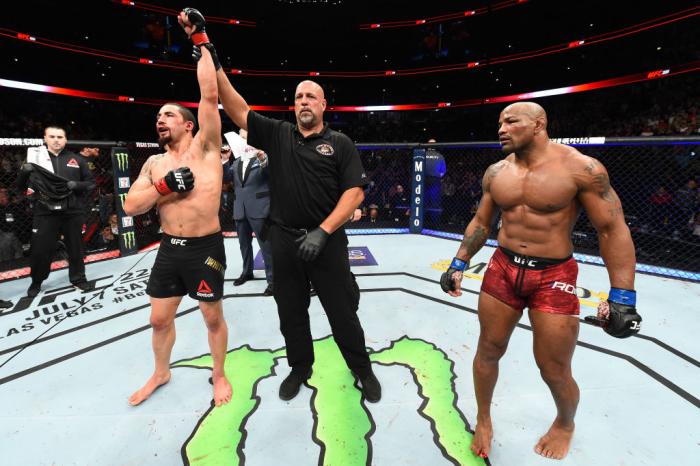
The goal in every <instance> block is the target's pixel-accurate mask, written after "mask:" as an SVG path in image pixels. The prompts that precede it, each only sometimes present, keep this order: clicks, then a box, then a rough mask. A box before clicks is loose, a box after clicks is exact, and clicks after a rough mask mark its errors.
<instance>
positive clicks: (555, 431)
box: [535, 421, 574, 460]
mask: <svg viewBox="0 0 700 466" xmlns="http://www.w3.org/2000/svg"><path fill="white" fill-rule="evenodd" d="M573 435H574V424H573V423H571V425H570V426H562V425H561V424H559V423H558V422H557V421H554V423H552V427H550V428H549V431H548V432H547V433H546V434H544V435H543V436H542V438H541V439H540V441H539V442H537V445H535V453H537V454H538V455H542V456H544V457H545V458H552V459H555V460H560V459H562V458H564V457H565V456H566V454H567V453H569V445H570V444H571V438H572V437H573Z"/></svg>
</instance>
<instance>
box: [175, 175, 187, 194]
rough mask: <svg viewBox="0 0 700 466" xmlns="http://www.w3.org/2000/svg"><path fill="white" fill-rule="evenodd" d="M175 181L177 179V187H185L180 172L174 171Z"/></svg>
mask: <svg viewBox="0 0 700 466" xmlns="http://www.w3.org/2000/svg"><path fill="white" fill-rule="evenodd" d="M175 181H177V189H182V190H184V189H185V180H183V179H182V173H180V172H176V173H175Z"/></svg>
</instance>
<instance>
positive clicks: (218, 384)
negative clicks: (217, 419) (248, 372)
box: [212, 376, 233, 406]
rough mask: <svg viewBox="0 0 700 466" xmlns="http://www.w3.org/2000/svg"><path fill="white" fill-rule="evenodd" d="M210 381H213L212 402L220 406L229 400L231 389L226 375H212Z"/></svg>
mask: <svg viewBox="0 0 700 466" xmlns="http://www.w3.org/2000/svg"><path fill="white" fill-rule="evenodd" d="M212 381H213V383H214V404H215V405H216V406H221V405H225V404H226V403H228V402H229V401H231V393H232V392H233V389H232V388H231V384H230V383H229V381H228V379H227V378H226V376H219V377H212Z"/></svg>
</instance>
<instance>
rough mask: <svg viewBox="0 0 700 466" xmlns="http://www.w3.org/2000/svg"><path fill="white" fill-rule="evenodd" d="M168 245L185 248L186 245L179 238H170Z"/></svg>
mask: <svg viewBox="0 0 700 466" xmlns="http://www.w3.org/2000/svg"><path fill="white" fill-rule="evenodd" d="M170 244H172V245H173V246H185V245H186V244H187V240H186V239H180V238H170Z"/></svg>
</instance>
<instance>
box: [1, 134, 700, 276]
mask: <svg viewBox="0 0 700 466" xmlns="http://www.w3.org/2000/svg"><path fill="white" fill-rule="evenodd" d="M4 142H5V143H6V144H4V145H3V144H0V154H1V158H0V281H2V280H6V279H10V278H18V277H22V276H26V275H27V274H28V272H29V269H28V265H29V243H30V238H31V229H32V210H31V206H30V204H29V202H28V200H27V198H26V196H25V195H24V193H17V192H15V191H14V189H13V184H14V181H15V178H16V176H17V173H18V171H19V167H20V166H21V164H22V163H23V161H24V160H25V158H26V151H27V147H28V146H36V145H39V144H41V143H42V141H41V140H38V139H37V140H34V139H32V140H27V139H24V140H11V141H9V143H8V141H7V140H6V141H4ZM561 142H563V143H565V144H570V145H573V146H575V147H577V148H578V149H579V151H581V152H582V153H585V154H587V155H590V156H593V157H595V158H597V159H598V160H600V161H601V162H602V163H603V164H604V165H605V166H606V168H607V170H608V172H609V175H610V180H611V184H612V186H613V188H614V189H615V190H616V192H617V193H618V195H619V196H620V199H621V201H622V205H623V208H624V211H625V219H626V222H627V224H628V225H629V227H630V231H631V232H632V237H633V240H634V243H635V248H636V253H637V261H638V262H639V263H640V266H638V270H643V271H645V272H651V273H659V274H663V275H670V276H674V277H678V278H684V279H691V280H700V197H699V194H698V189H697V185H696V180H698V179H699V178H700V158H699V157H698V155H697V154H698V150H699V149H700V138H688V137H686V138H658V137H657V138H607V139H605V138H582V139H570V140H561ZM84 147H94V148H99V154H98V155H94V152H93V155H92V156H90V157H88V160H89V161H90V162H91V167H92V169H93V174H94V176H95V181H96V189H95V191H94V192H93V194H92V197H91V202H90V203H89V204H90V206H91V207H90V208H89V209H88V210H87V212H86V220H85V228H84V235H83V243H84V246H85V251H86V261H88V262H90V261H95V260H102V259H105V258H109V257H116V256H118V255H119V254H120V252H119V251H120V249H122V250H123V248H124V246H131V248H127V249H130V250H136V249H142V248H145V247H148V246H149V245H151V244H153V243H156V242H158V241H159V240H160V234H161V231H160V223H159V219H158V213H157V210H156V209H155V208H154V209H151V210H150V211H149V212H147V213H146V214H143V215H139V216H136V217H134V218H133V219H131V218H130V217H129V218H128V219H126V220H125V218H124V217H125V216H124V215H123V212H122V211H121V210H120V208H119V203H123V200H124V196H123V195H122V196H120V195H119V192H125V191H128V186H129V185H130V183H131V182H133V181H134V180H135V179H136V177H137V176H138V174H139V172H140V170H141V168H142V166H143V164H144V163H145V161H146V160H147V159H148V157H149V156H151V155H153V154H155V153H158V152H160V149H159V148H158V146H157V144H152V143H118V142H115V141H72V142H71V143H70V144H69V146H68V148H69V149H71V150H73V151H74V152H76V153H77V152H78V151H79V150H80V149H81V148H84ZM358 149H359V152H360V157H361V159H362V162H363V165H364V167H365V171H366V173H367V176H368V178H369V180H370V183H369V185H368V186H367V188H366V190H365V200H364V202H363V203H362V205H361V209H362V218H361V219H360V220H359V221H357V222H354V223H352V224H349V225H347V226H346V228H348V229H349V230H351V231H353V230H354V231H355V232H357V233H359V232H365V233H405V232H408V231H409V228H411V227H412V224H411V223H412V222H417V223H416V224H417V225H419V229H418V230H416V229H415V228H411V231H414V232H416V231H417V232H422V233H426V234H439V235H442V236H448V237H452V238H455V239H460V238H461V236H462V235H463V233H464V230H465V228H466V226H467V224H468V223H469V221H470V220H471V218H472V217H473V215H474V212H475V211H476V209H477V207H478V204H479V200H480V199H481V194H482V192H481V182H482V178H483V174H484V171H485V170H486V169H487V168H488V166H489V165H491V164H493V163H495V162H497V161H498V160H500V159H502V158H503V154H502V152H501V150H500V146H499V145H498V144H497V143H493V142H483V143H481V142H475V143H448V144H359V145H358ZM118 151H121V152H124V151H125V152H126V153H127V154H128V166H127V167H126V168H127V172H128V178H129V184H125V183H124V182H122V180H115V172H119V169H120V167H119V166H116V165H118V164H119V162H118V160H119V159H118V156H117V158H115V157H114V156H112V157H110V153H111V154H116V153H118ZM420 151H423V152H420ZM416 154H422V156H423V157H424V158H423V159H422V160H423V161H424V165H423V166H422V167H421V171H420V173H417V170H416V165H415V160H414V159H415V156H416ZM121 168H124V167H121ZM416 175H420V176H419V178H420V183H419V185H420V187H418V185H417V184H416ZM115 187H116V188H117V191H119V192H117V193H115ZM416 190H419V192H418V193H417V192H416ZM232 200H233V195H232V192H231V187H230V186H229V185H224V190H223V194H222V201H221V207H220V210H219V217H220V221H221V225H222V229H223V230H224V232H233V231H235V224H234V222H233V215H232ZM122 205H123V204H122ZM417 207H419V209H418V210H419V211H420V212H419V213H420V221H417V220H416V213H417V212H418V210H417V209H416V208H417ZM131 222H132V223H131ZM130 225H133V231H134V236H133V240H134V241H135V244H133V243H129V242H127V244H126V245H125V244H124V241H123V240H124V238H121V239H122V241H121V243H120V237H119V236H120V232H121V230H123V229H124V228H125V226H130ZM413 226H415V225H413ZM125 231H126V230H125ZM496 235H497V228H493V229H492V236H491V241H490V242H489V244H495V238H496ZM572 240H573V244H574V247H575V252H576V253H578V255H579V256H578V257H577V258H579V259H581V258H583V259H584V261H589V262H594V263H602V262H601V260H600V258H599V257H597V256H598V255H599V251H598V236H597V233H596V231H595V229H594V228H593V226H592V225H591V222H590V221H589V219H588V217H587V215H586V214H585V212H581V214H580V215H579V217H578V219H577V221H576V224H575V226H574V229H573V232H572ZM120 246H121V248H120ZM65 258H66V253H65V249H64V248H63V247H62V246H61V242H60V240H59V241H58V242H57V248H56V252H55V255H54V259H55V262H54V263H53V264H52V268H53V269H56V268H62V267H65V266H66V265H67V264H66V263H65Z"/></svg>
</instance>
